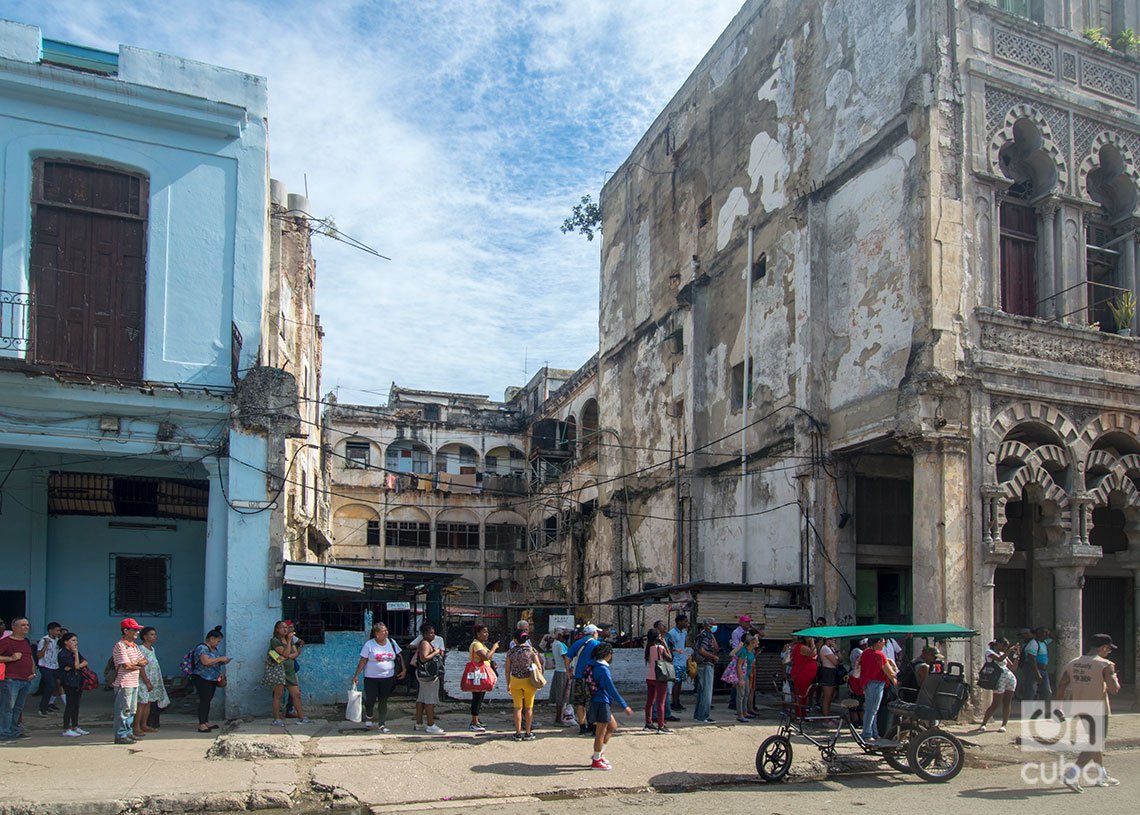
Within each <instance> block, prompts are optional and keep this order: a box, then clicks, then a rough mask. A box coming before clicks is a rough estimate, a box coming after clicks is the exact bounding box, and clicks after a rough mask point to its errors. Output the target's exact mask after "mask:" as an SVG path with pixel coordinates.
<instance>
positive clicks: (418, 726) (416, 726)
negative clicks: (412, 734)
mask: <svg viewBox="0 0 1140 815" xmlns="http://www.w3.org/2000/svg"><path fill="white" fill-rule="evenodd" d="M423 729H424V726H423V725H422V724H420V723H419V722H416V723H415V724H413V725H412V730H423Z"/></svg>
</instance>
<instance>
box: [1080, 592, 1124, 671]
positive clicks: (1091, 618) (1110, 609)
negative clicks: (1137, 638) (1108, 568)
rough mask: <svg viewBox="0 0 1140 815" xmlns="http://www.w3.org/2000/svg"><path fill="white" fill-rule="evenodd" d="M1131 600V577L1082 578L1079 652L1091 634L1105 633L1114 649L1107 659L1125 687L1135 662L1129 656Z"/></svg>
mask: <svg viewBox="0 0 1140 815" xmlns="http://www.w3.org/2000/svg"><path fill="white" fill-rule="evenodd" d="M1131 598H1132V578H1131V577H1086V578H1085V589H1084V596H1083V598H1082V601H1081V604H1082V611H1083V615H1082V616H1083V617H1084V626H1083V628H1084V630H1083V631H1082V632H1081V634H1082V638H1081V639H1082V642H1081V646H1082V648H1081V650H1082V651H1083V650H1084V646H1085V645H1087V644H1088V641H1089V637H1091V636H1092V635H1093V634H1109V635H1110V636H1111V637H1112V641H1113V642H1115V643H1116V644H1117V646H1118V647H1117V649H1116V651H1114V652H1113V654H1112V656H1111V657H1110V659H1112V660H1113V661H1114V662H1115V663H1116V670H1117V675H1118V676H1119V677H1120V681H1121V682H1122V683H1123V684H1126V685H1130V684H1132V683H1133V682H1134V681H1135V670H1134V668H1135V660H1134V659H1133V655H1132V649H1133V641H1132V627H1133V620H1134V619H1135V617H1134V614H1135V610H1134V609H1133V608H1132V603H1131V602H1130V600H1131Z"/></svg>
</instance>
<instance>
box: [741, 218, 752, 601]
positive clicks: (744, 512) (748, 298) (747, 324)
mask: <svg viewBox="0 0 1140 815" xmlns="http://www.w3.org/2000/svg"><path fill="white" fill-rule="evenodd" d="M752 235H753V229H752V227H749V228H748V262H747V263H745V264H744V393H743V394H742V396H743V399H741V409H740V530H741V535H740V582H741V583H747V582H748V402H749V401H750V400H751V398H752Z"/></svg>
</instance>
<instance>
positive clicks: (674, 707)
mask: <svg viewBox="0 0 1140 815" xmlns="http://www.w3.org/2000/svg"><path fill="white" fill-rule="evenodd" d="M672 709H673V710H684V709H685V706H684V705H682V704H676V705H673V706H672Z"/></svg>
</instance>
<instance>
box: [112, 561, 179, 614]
mask: <svg viewBox="0 0 1140 815" xmlns="http://www.w3.org/2000/svg"><path fill="white" fill-rule="evenodd" d="M111 614H146V615H148V616H151V617H154V616H167V615H169V614H170V555H117V554H113V555H111Z"/></svg>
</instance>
